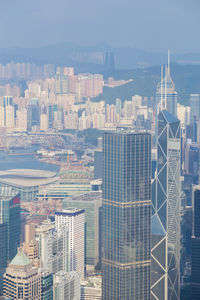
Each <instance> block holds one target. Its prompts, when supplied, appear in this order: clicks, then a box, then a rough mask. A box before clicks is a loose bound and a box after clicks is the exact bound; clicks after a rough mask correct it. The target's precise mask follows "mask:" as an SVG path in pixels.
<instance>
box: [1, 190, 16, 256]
mask: <svg viewBox="0 0 200 300" xmlns="http://www.w3.org/2000/svg"><path fill="white" fill-rule="evenodd" d="M0 223H5V224H6V231H7V232H6V236H7V261H11V260H12V259H13V258H14V257H15V255H16V254H17V248H18V247H19V246H20V234H21V221H20V195H19V194H17V195H16V196H11V195H0Z"/></svg>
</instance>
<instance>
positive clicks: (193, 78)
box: [93, 64, 200, 105]
mask: <svg viewBox="0 0 200 300" xmlns="http://www.w3.org/2000/svg"><path fill="white" fill-rule="evenodd" d="M104 75H105V76H106V77H108V76H112V77H114V78H115V79H116V80H119V79H125V80H127V79H130V78H132V79H133V81H132V82H129V83H127V84H125V85H123V86H119V87H115V88H108V87H104V89H103V94H101V95H100V96H98V97H96V98H93V101H100V100H105V101H106V103H108V104H112V103H115V100H116V98H120V99H121V100H123V101H124V100H128V99H131V97H132V96H133V95H135V94H138V95H141V96H147V97H151V96H155V92H156V85H157V83H158V82H159V81H160V66H156V67H151V68H148V69H145V70H136V69H135V70H116V71H114V72H112V73H110V74H104ZM171 76H172V79H173V81H174V83H175V87H176V91H177V92H178V100H179V102H180V103H182V104H185V105H189V95H190V94H195V93H200V66H199V65H178V64H172V66H171Z"/></svg>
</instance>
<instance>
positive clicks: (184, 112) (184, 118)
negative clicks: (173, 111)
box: [177, 103, 190, 126]
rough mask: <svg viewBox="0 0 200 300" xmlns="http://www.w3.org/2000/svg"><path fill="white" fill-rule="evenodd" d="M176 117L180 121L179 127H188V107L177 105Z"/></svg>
mask: <svg viewBox="0 0 200 300" xmlns="http://www.w3.org/2000/svg"><path fill="white" fill-rule="evenodd" d="M177 117H178V119H179V120H180V121H181V125H184V126H186V125H190V107H189V106H184V105H181V104H180V103H178V104H177Z"/></svg>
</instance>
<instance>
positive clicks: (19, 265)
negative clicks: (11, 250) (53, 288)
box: [3, 250, 42, 300]
mask: <svg viewBox="0 0 200 300" xmlns="http://www.w3.org/2000/svg"><path fill="white" fill-rule="evenodd" d="M41 278H42V275H41V273H38V269H37V268H35V267H33V266H32V264H31V262H30V260H29V259H28V258H27V256H26V255H25V254H24V253H23V252H22V251H21V250H19V251H18V253H17V254H16V256H15V257H14V258H13V260H12V261H11V263H10V264H9V265H8V267H7V269H6V273H5V274H4V276H3V295H4V296H6V297H9V299H32V300H40V299H41Z"/></svg>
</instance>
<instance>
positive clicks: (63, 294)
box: [53, 271, 80, 300]
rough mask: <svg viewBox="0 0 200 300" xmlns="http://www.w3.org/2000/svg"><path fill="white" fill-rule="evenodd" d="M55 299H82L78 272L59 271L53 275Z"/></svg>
mask: <svg viewBox="0 0 200 300" xmlns="http://www.w3.org/2000/svg"><path fill="white" fill-rule="evenodd" d="M53 299H54V300H80V276H79V274H78V273H77V272H70V273H66V272H62V271H61V272H59V273H57V274H55V275H54V276H53Z"/></svg>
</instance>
